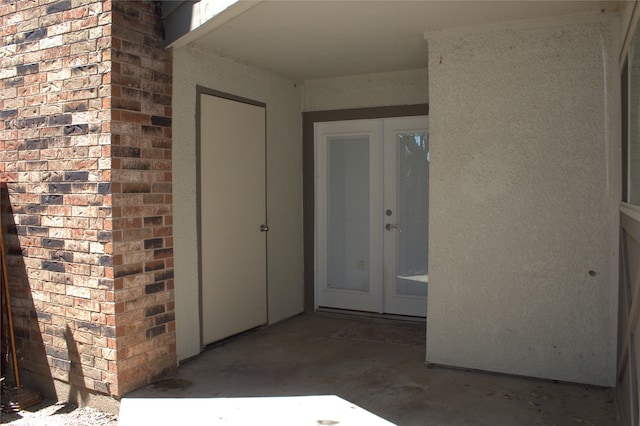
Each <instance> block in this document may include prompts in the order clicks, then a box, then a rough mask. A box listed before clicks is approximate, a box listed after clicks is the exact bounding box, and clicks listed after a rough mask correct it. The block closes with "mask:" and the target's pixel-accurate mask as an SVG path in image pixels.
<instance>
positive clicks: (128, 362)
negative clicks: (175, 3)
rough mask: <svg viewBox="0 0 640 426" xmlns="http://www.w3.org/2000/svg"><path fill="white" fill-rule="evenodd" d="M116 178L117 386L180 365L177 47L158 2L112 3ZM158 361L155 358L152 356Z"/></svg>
mask: <svg viewBox="0 0 640 426" xmlns="http://www.w3.org/2000/svg"><path fill="white" fill-rule="evenodd" d="M113 10H114V13H113V34H112V35H113V38H112V40H113V54H112V61H113V62H112V74H111V83H112V86H111V90H112V93H111V94H112V97H111V107H112V113H111V118H112V122H111V133H112V137H111V168H112V170H111V181H112V191H113V209H114V220H113V232H114V235H113V241H114V243H113V244H114V254H115V256H114V277H115V283H114V285H115V289H116V294H115V301H116V312H117V315H116V327H117V333H118V358H117V366H116V365H115V363H114V368H117V371H118V376H119V382H120V383H119V388H120V389H119V392H120V393H123V392H127V391H129V390H132V389H134V388H136V387H139V386H142V385H144V384H147V383H149V382H150V381H152V380H154V379H156V378H157V377H158V376H163V375H166V374H167V373H169V372H170V371H173V370H174V369H175V368H176V342H175V314H174V302H173V301H174V297H173V232H172V211H171V204H172V200H171V80H172V77H171V72H172V70H171V54H170V53H169V52H168V51H167V50H165V49H164V47H163V46H164V42H163V39H162V33H160V32H159V31H158V29H159V28H161V22H160V16H161V14H160V5H159V3H156V4H152V3H149V2H114V3H113ZM150 361H152V362H150Z"/></svg>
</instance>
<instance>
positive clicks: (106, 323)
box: [0, 0, 176, 396]
mask: <svg viewBox="0 0 640 426" xmlns="http://www.w3.org/2000/svg"><path fill="white" fill-rule="evenodd" d="M159 16H160V12H159V6H158V5H157V4H154V3H152V2H124V1H117V0H116V1H109V0H106V1H96V0H57V1H54V0H52V1H43V0H40V1H31V0H21V1H18V2H9V1H6V0H2V3H1V4H0V37H1V42H0V46H1V47H0V61H1V62H2V66H1V68H0V91H1V93H0V94H1V96H0V173H2V181H5V182H7V191H6V193H7V194H5V195H6V196H5V197H3V201H5V202H4V203H3V204H4V205H3V212H4V214H3V224H4V225H5V231H6V232H7V234H6V236H5V240H6V243H7V246H8V252H9V254H8V258H7V260H8V263H9V264H8V272H9V274H10V278H9V282H10V286H11V291H12V306H13V311H14V322H15V327H16V335H17V337H18V341H19V351H20V355H19V358H20V363H21V364H20V365H21V371H22V372H23V374H24V373H27V375H28V376H29V377H33V380H34V381H35V382H38V383H39V385H38V386H40V387H41V388H43V390H44V391H45V393H50V392H47V383H48V382H50V381H51V380H52V379H56V380H60V381H62V382H65V383H68V384H69V385H71V386H72V387H74V388H84V389H89V390H92V391H95V392H99V393H105V394H111V395H115V396H120V395H123V394H124V393H126V392H127V391H129V390H132V389H134V388H135V387H138V386H141V385H144V384H145V383H147V382H149V381H151V380H153V379H155V378H156V377H159V376H161V375H165V374H167V373H169V372H170V371H172V370H173V369H175V365H176V361H175V331H174V329H175V327H174V314H173V311H174V306H173V257H172V256H173V253H172V216H171V108H170V96H171V54H170V52H168V51H166V50H165V49H164V48H163V42H162V33H161V23H160V18H159ZM7 201H8V202H7ZM49 387H50V386H49Z"/></svg>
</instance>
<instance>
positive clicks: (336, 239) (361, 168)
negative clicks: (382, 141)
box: [327, 136, 370, 291]
mask: <svg viewBox="0 0 640 426" xmlns="http://www.w3.org/2000/svg"><path fill="white" fill-rule="evenodd" d="M328 148H329V152H328V166H329V170H328V179H329V181H328V194H327V287H328V288H333V289H345V290H354V291H368V290H369V237H370V236H369V138H368V137H367V136H335V137H329V138H328Z"/></svg>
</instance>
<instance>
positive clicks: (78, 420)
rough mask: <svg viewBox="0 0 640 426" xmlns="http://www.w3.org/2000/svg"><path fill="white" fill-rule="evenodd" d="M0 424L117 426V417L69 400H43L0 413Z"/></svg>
mask: <svg viewBox="0 0 640 426" xmlns="http://www.w3.org/2000/svg"><path fill="white" fill-rule="evenodd" d="M0 416H1V421H0V425H12V426H14V425H15V426H36V425H37V426H80V425H82V426H84V425H86V426H89V425H91V426H117V424H118V418H117V417H116V416H114V415H113V414H108V413H103V412H101V411H98V410H94V409H93V408H89V407H85V408H80V407H78V406H77V405H75V404H72V403H69V402H53V401H50V400H46V399H45V400H44V401H42V402H41V403H40V404H38V405H35V406H33V407H30V408H28V409H27V410H23V411H20V412H18V413H1V414H0Z"/></svg>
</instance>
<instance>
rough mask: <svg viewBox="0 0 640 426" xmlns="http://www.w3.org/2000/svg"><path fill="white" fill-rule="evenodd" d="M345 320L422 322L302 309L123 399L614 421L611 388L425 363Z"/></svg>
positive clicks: (456, 419) (452, 419) (464, 417)
mask: <svg viewBox="0 0 640 426" xmlns="http://www.w3.org/2000/svg"><path fill="white" fill-rule="evenodd" d="M354 325H355V326H356V327H357V326H363V325H366V326H367V327H370V328H371V327H373V329H375V328H381V327H382V328H384V327H389V326H392V327H406V328H407V329H409V332H410V331H411V330H415V329H416V327H421V328H424V324H416V323H406V322H399V321H392V320H387V319H377V318H362V317H350V316H344V315H335V314H322V313H313V314H303V315H299V316H297V317H295V318H292V319H289V320H287V321H284V322H282V323H279V324H276V325H274V326H272V327H267V328H262V329H258V330H256V331H253V332H250V333H246V334H244V335H242V336H239V337H236V338H232V339H229V340H227V341H226V342H224V343H223V344H218V345H215V346H214V347H212V348H210V349H208V350H207V351H205V352H203V353H202V354H201V355H199V356H198V357H196V358H195V359H192V360H189V361H187V362H185V363H184V364H183V365H181V367H180V371H179V372H178V373H177V374H176V375H175V376H173V377H171V378H169V379H167V380H164V381H161V382H158V383H156V384H153V385H149V386H147V387H145V388H142V389H139V390H137V391H134V392H132V393H130V394H128V395H127V396H126V397H125V398H124V400H127V399H129V398H222V397H282V396H309V395H337V396H339V397H341V398H343V399H345V400H347V401H349V402H351V403H353V404H356V405H357V406H359V407H361V408H363V409H365V410H368V411H369V412H371V413H374V414H376V415H378V416H380V417H382V418H384V419H386V420H388V421H390V422H392V423H395V424H398V425H421V426H425V425H429V426H437V425H461V426H462V425H476V426H478V425H491V426H495V425H558V426H560V425H616V424H617V420H616V410H615V403H614V402H613V396H614V391H613V390H611V389H602V388H594V387H588V386H581V385H574V384H565V383H554V382H551V381H543V380H534V379H526V378H520V377H511V376H505V375H498V374H485V373H480V372H475V371H462V370H457V369H448V368H427V367H426V366H425V364H424V356H425V347H424V344H422V345H421V344H416V343H415V342H404V344H403V343H399V342H397V343H383V342H376V341H368V340H355V338H360V337H362V336H356V337H355V338H354V337H353V336H351V337H349V336H347V337H344V336H345V333H344V332H343V331H344V330H345V329H348V328H349V327H353V326H354ZM395 329H396V330H398V328H395ZM347 334H348V333H347ZM401 334H402V333H401ZM410 334H411V333H409V335H410ZM124 400H123V403H124ZM166 401H171V400H169V399H168V400H166ZM167 409H169V410H171V408H169V407H167ZM279 414H280V415H282V413H279ZM212 415H213V414H212ZM203 420H204V419H203ZM264 420H265V421H264V422H263V423H262V424H273V423H269V422H268V418H264Z"/></svg>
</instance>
